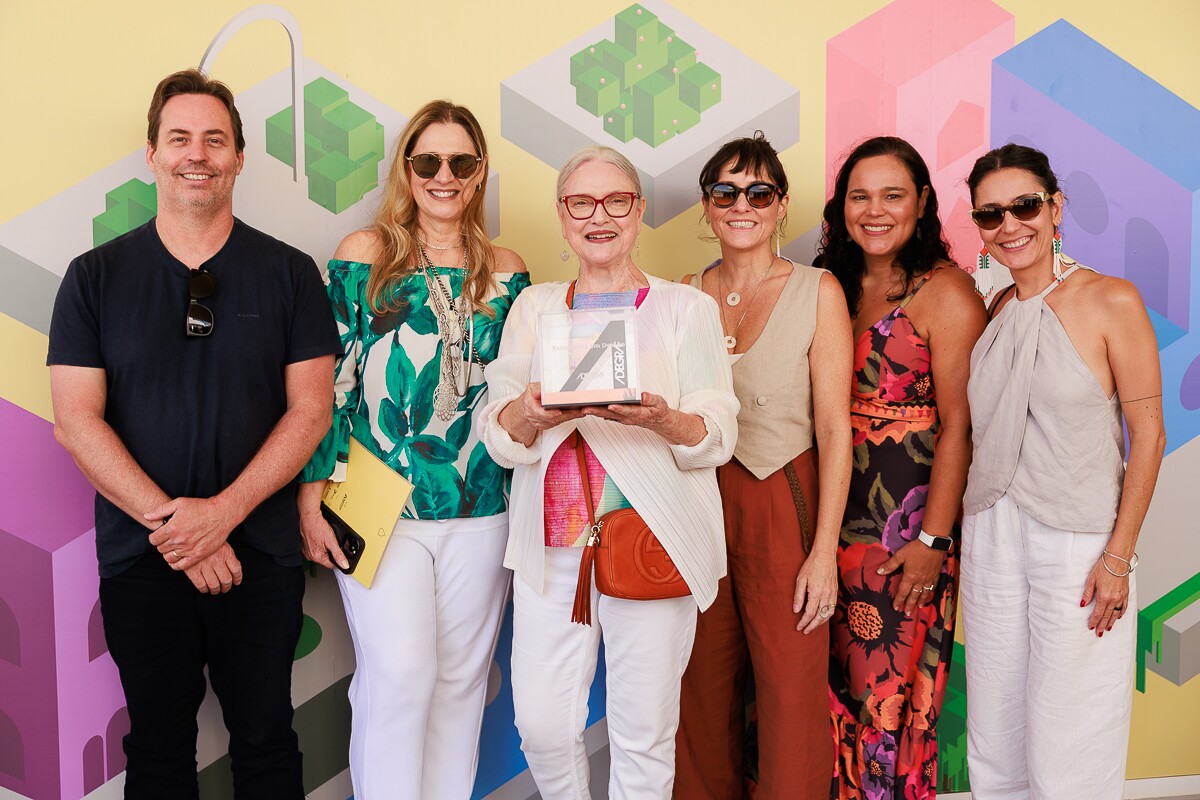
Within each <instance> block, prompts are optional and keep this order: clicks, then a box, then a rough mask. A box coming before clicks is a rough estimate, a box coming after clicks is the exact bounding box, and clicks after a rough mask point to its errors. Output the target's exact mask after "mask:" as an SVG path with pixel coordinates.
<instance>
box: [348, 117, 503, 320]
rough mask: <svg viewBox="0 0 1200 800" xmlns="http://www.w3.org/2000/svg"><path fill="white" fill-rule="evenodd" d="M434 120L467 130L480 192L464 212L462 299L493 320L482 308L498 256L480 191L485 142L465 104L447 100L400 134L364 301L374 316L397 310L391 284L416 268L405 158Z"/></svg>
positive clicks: (413, 203) (378, 221) (483, 182)
mask: <svg viewBox="0 0 1200 800" xmlns="http://www.w3.org/2000/svg"><path fill="white" fill-rule="evenodd" d="M437 122H444V123H448V124H451V125H458V126H459V127H460V128H462V129H463V130H465V131H466V132H467V135H468V136H469V137H470V138H471V141H472V143H474V145H475V155H477V156H479V157H480V158H481V159H483V160H482V161H480V164H479V165H480V170H481V174H480V177H479V188H478V190H477V191H476V192H475V194H474V196H473V197H472V198H471V199H470V201H469V202H468V203H467V207H466V209H465V211H464V212H463V229H462V232H463V239H464V243H463V246H464V247H465V248H466V250H467V261H468V268H467V274H466V275H465V276H463V295H464V296H466V297H467V298H468V299H469V300H470V301H471V305H472V307H473V308H474V309H475V310H476V311H482V312H483V313H485V314H488V315H489V316H491V315H492V314H493V313H494V312H493V311H492V309H491V307H490V306H488V305H486V304H485V301H484V299H485V298H486V297H487V294H488V292H489V290H491V288H492V286H493V282H492V273H493V272H494V271H495V267H496V256H495V254H494V252H493V251H492V243H491V240H490V238H489V237H488V233H487V226H486V224H485V223H484V218H483V205H484V203H483V201H484V193H485V192H486V191H487V173H486V170H487V157H488V152H487V140H486V139H485V138H484V136H483V129H482V128H481V127H480V126H479V121H478V120H477V119H475V115H474V114H472V113H471V111H470V110H469V109H468V108H466V107H465V106H459V105H455V104H454V103H451V102H450V101H449V100H433V101H431V102H429V103H426V104H425V105H423V106H422V107H421V108H420V109H419V110H418V111H417V113H415V114H413V116H412V119H410V120H409V121H408V124H407V125H405V126H404V130H402V131H401V132H400V137H399V138H398V139H397V140H396V149H395V152H394V153H393V158H392V168H391V170H390V171H389V173H388V179H387V186H386V187H385V188H384V191H383V201H382V203H381V204H380V206H379V212H378V213H377V214H376V215H375V224H374V229H375V232H376V234H378V237H379V244H380V251H379V255H378V256H377V257H376V258H375V264H374V265H373V266H372V268H371V277H370V278H369V279H368V281H367V302H368V304H369V305H370V308H371V311H372V313H374V314H376V315H381V314H385V313H387V312H389V311H395V310H397V309H398V308H399V307H400V306H401V305H402V304H403V302H402V301H400V300H399V299H398V298H396V297H395V294H394V291H393V290H394V288H395V286H396V285H397V284H398V283H399V282H400V281H401V280H402V279H403V278H405V277H406V276H408V275H411V274H412V273H413V272H415V271H416V269H417V260H418V250H417V241H416V233H417V204H416V201H415V200H413V193H412V186H411V184H410V183H409V177H408V161H407V160H406V157H407V156H410V155H412V149H413V146H414V145H415V144H416V141H417V139H419V138H420V136H421V134H422V133H424V132H425V129H426V128H428V127H429V126H430V125H433V124H434V123H437Z"/></svg>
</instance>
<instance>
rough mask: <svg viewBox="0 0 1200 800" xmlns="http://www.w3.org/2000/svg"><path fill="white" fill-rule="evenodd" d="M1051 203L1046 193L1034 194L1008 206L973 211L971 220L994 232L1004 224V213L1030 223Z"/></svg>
mask: <svg viewBox="0 0 1200 800" xmlns="http://www.w3.org/2000/svg"><path fill="white" fill-rule="evenodd" d="M1048 202H1050V195H1049V194H1047V193H1046V192H1034V193H1033V194H1026V195H1022V196H1020V197H1018V198H1017V199H1016V200H1013V201H1012V202H1011V203H1009V204H1008V205H1006V206H984V207H983V208H972V209H971V220H972V221H973V222H974V223H975V224H976V225H978V226H979V227H980V228H982V229H983V230H985V231H994V230H996V228H999V227H1000V226H1001V225H1002V224H1004V212H1005V211H1007V212H1008V213H1010V214H1012V215H1013V219H1016V220H1020V221H1021V222H1029V221H1030V220H1033V219H1036V218H1037V215H1038V214H1040V213H1042V206H1043V205H1045V204H1046V203H1048Z"/></svg>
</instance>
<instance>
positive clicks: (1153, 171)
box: [992, 20, 1200, 329]
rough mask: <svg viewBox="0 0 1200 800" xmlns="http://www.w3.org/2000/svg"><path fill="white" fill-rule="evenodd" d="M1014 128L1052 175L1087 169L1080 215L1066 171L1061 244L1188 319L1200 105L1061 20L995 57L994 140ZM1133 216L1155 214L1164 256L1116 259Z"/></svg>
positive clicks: (1199, 173) (1184, 323) (1179, 321)
mask: <svg viewBox="0 0 1200 800" xmlns="http://www.w3.org/2000/svg"><path fill="white" fill-rule="evenodd" d="M1016 136H1022V137H1024V138H1025V139H1027V140H1028V141H1032V142H1033V143H1034V146H1036V147H1037V148H1038V149H1040V150H1043V151H1044V152H1046V153H1047V154H1048V155H1049V156H1050V161H1051V164H1052V165H1053V166H1054V169H1055V171H1056V172H1057V173H1058V174H1059V175H1063V176H1068V175H1074V174H1076V173H1082V174H1083V175H1086V176H1087V180H1086V181H1083V182H1081V188H1082V189H1083V192H1084V194H1085V196H1086V201H1085V202H1084V203H1083V204H1082V205H1081V207H1080V211H1081V212H1083V218H1082V219H1080V220H1078V221H1077V224H1076V225H1071V224H1070V221H1072V220H1074V219H1075V218H1074V211H1073V208H1072V202H1071V195H1072V193H1073V191H1074V186H1073V185H1072V184H1070V183H1067V181H1066V180H1065V179H1064V181H1063V183H1064V186H1063V190H1064V193H1065V194H1066V195H1067V198H1068V202H1067V217H1068V220H1069V222H1068V224H1067V226H1066V229H1065V230H1064V231H1063V246H1064V249H1065V251H1066V252H1067V253H1068V254H1070V255H1071V256H1073V257H1075V258H1078V259H1079V260H1081V261H1082V262H1083V263H1085V264H1094V265H1096V266H1097V267H1098V268H1100V269H1102V270H1104V271H1105V272H1107V273H1110V274H1113V275H1117V276H1119V277H1125V278H1129V279H1130V280H1133V281H1134V282H1135V283H1137V285H1138V288H1139V289H1140V290H1141V292H1142V294H1143V297H1144V298H1146V305H1147V306H1148V307H1149V308H1152V309H1154V310H1155V311H1157V312H1158V313H1159V314H1161V315H1163V316H1164V317H1166V318H1167V319H1168V320H1169V321H1171V322H1172V323H1174V324H1175V325H1178V326H1180V327H1181V328H1184V329H1190V327H1191V301H1192V298H1191V294H1192V292H1191V287H1192V276H1191V271H1192V265H1193V264H1194V263H1195V261H1194V255H1195V253H1194V249H1193V248H1194V247H1195V242H1194V237H1193V234H1194V225H1195V214H1196V210H1197V192H1198V191H1200V162H1198V161H1197V159H1196V158H1195V155H1194V153H1195V143H1196V142H1197V141H1200V111H1198V110H1197V109H1195V108H1193V107H1192V106H1190V105H1188V104H1187V103H1186V102H1185V101H1183V100H1182V99H1180V98H1179V97H1177V96H1175V95H1174V94H1171V93H1170V92H1168V91H1167V90H1166V89H1164V88H1163V87H1162V86H1160V85H1159V84H1157V83H1155V82H1154V81H1153V80H1151V79H1150V78H1149V77H1147V76H1146V75H1144V74H1143V73H1141V72H1139V71H1138V70H1137V69H1135V68H1134V67H1133V66H1131V65H1130V64H1129V63H1128V62H1126V61H1124V60H1123V59H1121V58H1119V57H1118V56H1117V55H1115V54H1114V53H1112V52H1111V51H1109V50H1107V49H1105V48H1104V47H1103V46H1102V45H1101V44H1099V43H1098V42H1096V41H1095V40H1094V39H1091V38H1090V37H1088V36H1087V35H1086V34H1084V33H1083V32H1081V31H1080V30H1079V29H1078V28H1075V27H1074V26H1072V25H1071V24H1070V23H1068V22H1066V21H1065V20H1059V21H1058V22H1055V23H1054V24H1053V25H1051V26H1050V27H1048V28H1046V29H1045V30H1042V31H1040V32H1038V33H1036V34H1034V35H1033V36H1031V37H1030V38H1028V39H1026V40H1025V41H1024V42H1022V43H1021V44H1019V45H1017V46H1016V47H1014V48H1012V49H1011V50H1009V51H1008V52H1007V53H1005V54H1004V55H1002V56H1000V57H999V58H997V59H996V61H995V65H994V70H993V75H992V144H993V145H994V146H998V145H1001V144H1004V143H1005V142H1008V141H1011V140H1013V139H1014V137H1016ZM1097 192H1098V193H1099V195H1100V196H1099V197H1098V196H1097ZM1101 199H1103V202H1104V203H1105V204H1106V206H1107V209H1108V213H1109V218H1108V219H1107V220H1106V221H1105V224H1104V225H1103V226H1101V225H1100V224H1099V219H1098V218H1097V215H1096V212H1095V208H1094V206H1095V204H1097V203H1099V202H1101ZM1134 217H1141V218H1143V219H1144V220H1153V223H1148V224H1152V225H1153V227H1154V228H1155V229H1156V233H1157V236H1158V237H1161V239H1162V241H1163V242H1164V243H1165V245H1166V252H1165V262H1164V261H1163V260H1160V261H1159V262H1158V263H1157V264H1156V265H1154V266H1152V267H1151V266H1149V265H1146V266H1145V267H1144V268H1142V269H1134V270H1131V269H1130V267H1131V266H1132V265H1131V264H1129V263H1128V262H1123V261H1121V260H1119V254H1121V253H1124V252H1126V242H1125V237H1126V224H1127V222H1128V221H1129V220H1130V219H1132V218H1134ZM1072 228H1074V230H1072Z"/></svg>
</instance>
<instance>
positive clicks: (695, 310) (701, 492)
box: [476, 275, 739, 611]
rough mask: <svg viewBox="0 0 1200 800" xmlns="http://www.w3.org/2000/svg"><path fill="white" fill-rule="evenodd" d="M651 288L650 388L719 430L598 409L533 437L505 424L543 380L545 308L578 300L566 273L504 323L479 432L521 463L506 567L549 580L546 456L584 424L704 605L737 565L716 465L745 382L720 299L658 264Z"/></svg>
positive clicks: (535, 290)
mask: <svg viewBox="0 0 1200 800" xmlns="http://www.w3.org/2000/svg"><path fill="white" fill-rule="evenodd" d="M646 277H647V279H648V280H649V281H650V292H649V293H648V294H647V295H646V298H645V300H643V301H642V305H641V306H640V307H639V308H638V310H637V348H638V355H639V358H640V363H639V371H640V381H641V386H640V387H639V388H640V389H641V390H642V391H646V392H652V393H654V394H658V395H661V396H662V397H663V398H664V399H665V400H666V401H667V404H668V405H670V406H671V407H672V408H677V409H679V410H680V411H684V412H686V413H689V414H696V415H698V416H700V417H701V418H702V419H703V420H704V425H705V427H706V428H707V434H706V435H705V437H704V438H703V439H701V440H700V441H699V442H698V443H697V444H695V445H692V446H690V447H688V446H684V445H673V444H669V443H668V442H667V441H666V440H665V439H663V438H662V437H661V436H659V435H658V434H656V433H652V432H650V431H648V430H646V429H644V428H639V427H636V426H631V425H622V424H620V423H617V422H613V421H611V420H605V419H600V418H597V417H585V418H583V419H579V420H575V421H572V422H568V423H564V424H562V425H559V426H558V427H556V428H552V429H550V430H548V431H545V432H543V433H540V434H538V437H537V439H536V440H535V441H534V442H533V444H532V445H531V446H530V447H525V446H524V445H522V444H520V443H519V442H514V441H513V439H512V437H511V436H509V435H508V432H507V431H505V430H504V428H502V427H501V426H500V423H499V419H498V418H499V415H500V411H501V410H502V409H503V408H504V407H505V406H506V405H508V404H509V403H510V402H512V401H513V400H515V399H516V398H517V397H519V396H520V394H521V393H522V392H523V391H525V387H526V386H527V385H528V384H529V382H530V380H531V375H532V372H533V362H534V358H535V356H534V349H535V345H536V337H537V317H538V313H539V312H543V311H550V312H557V311H562V310H564V309H565V308H566V295H567V287H568V285H569V284H567V283H565V282H557V283H543V284H539V285H537V286H533V287H530V288H529V289H526V290H525V291H524V292H522V293H521V294H520V296H518V297H517V300H516V302H515V303H514V304H513V307H512V309H511V310H510V311H509V314H508V319H507V321H506V322H505V325H504V336H503V339H502V340H501V342H500V355H499V356H498V357H497V358H496V360H495V361H493V362H492V363H491V364H490V365H489V366H488V368H487V381H488V393H489V396H490V398H491V399H490V401H489V403H488V405H487V406H486V407H485V408H484V409H483V413H482V414H480V415H479V416H478V417H477V418H476V419H477V424H478V426H479V436H480V439H482V441H483V443H484V445H485V446H486V447H487V450H488V452H489V453H490V454H491V456H492V458H493V459H495V460H496V462H497V463H498V464H500V465H501V466H503V467H510V468H513V469H514V472H513V483H512V495H511V497H510V500H509V533H508V549H507V551H506V552H505V554H504V566H506V567H508V568H510V569H512V570H514V571H515V572H516V573H517V575H518V576H519V577H520V578H521V579H522V580H524V581H525V582H526V583H528V584H529V585H530V586H531V587H532V588H533V589H534V590H536V591H537V592H539V593H541V592H543V591H544V587H545V582H544V571H545V553H544V548H545V528H544V525H545V523H544V516H543V508H542V503H543V500H544V496H543V492H544V487H545V479H546V465H547V464H548V463H549V460H550V456H552V455H553V454H554V452H555V451H556V450H557V449H558V447H559V445H561V444H562V443H563V441H564V440H565V439H566V438H567V436H569V435H570V434H571V432H572V431H574V430H575V429H576V428H578V429H579V431H580V433H582V434H583V437H584V438H585V439H586V440H587V443H588V445H589V446H590V447H591V448H592V451H593V452H594V453H595V454H596V457H597V458H598V459H599V460H600V463H601V464H603V465H604V468H605V469H606V470H607V471H608V473H609V475H611V476H612V478H613V481H614V482H615V483H616V484H617V486H618V487H619V488H620V489H621V491H622V492H623V493H624V495H625V497H626V498H627V499H628V500H629V502H630V503H631V504H632V505H633V507H634V508H635V509H637V511H638V512H639V513H640V514H641V515H642V518H643V519H645V520H646V523H647V524H648V525H649V526H650V529H651V530H652V531H654V533H655V535H656V536H657V537H658V539H659V541H660V542H662V545H663V547H664V548H666V550H667V552H668V553H669V554H670V556H671V558H672V560H673V561H674V562H675V565H676V566H677V567H678V568H679V572H680V574H681V575H682V576H683V579H684V580H685V581H687V584H688V587H689V588H690V589H691V590H692V596H693V597H694V598H695V600H696V605H697V606H699V608H700V610H701V611H703V610H704V609H706V608H708V607H709V606H710V605H711V604H712V602H713V599H714V598H715V597H716V594H717V581H718V580H720V578H721V577H723V576H724V575H725V569H726V564H725V530H724V520H723V516H722V513H721V496H720V493H719V491H718V490H717V478H716V468H717V467H718V466H720V465H721V464H724V463H725V462H726V461H728V460H729V459H730V457H732V455H733V449H734V446H735V445H736V444H737V414H738V409H739V403H738V399H737V396H736V395H735V394H734V393H733V378H732V375H731V374H730V368H729V359H728V357H727V356H726V355H725V347H724V343H723V341H722V334H721V325H720V321H719V319H718V317H717V305H716V303H715V302H713V300H712V298H710V297H709V296H708V295H706V294H704V293H703V292H700V291H698V290H696V289H693V288H692V287H690V286H685V285H683V284H678V283H671V282H669V281H664V280H662V279H660V278H656V277H654V276H652V275H647V276H646Z"/></svg>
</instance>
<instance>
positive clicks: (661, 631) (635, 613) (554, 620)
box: [512, 547, 696, 800]
mask: <svg viewBox="0 0 1200 800" xmlns="http://www.w3.org/2000/svg"><path fill="white" fill-rule="evenodd" d="M582 551H583V548H581V547H553V548H551V547H548V548H546V593H545V594H544V595H539V594H538V593H537V592H536V591H534V590H533V589H531V588H530V587H529V585H528V584H526V583H525V582H524V581H522V580H521V579H519V578H518V579H517V581H516V583H515V585H514V587H513V606H514V617H513V653H512V683H513V705H514V707H515V710H516V722H517V730H518V731H519V732H520V734H521V750H522V751H524V753H525V759H526V760H527V761H528V762H529V771H530V772H531V773H532V775H533V778H534V780H535V781H536V782H537V786H538V790H539V791H540V792H541V795H542V797H543V798H544V800H589V798H590V797H591V794H590V792H589V790H588V781H589V770H588V755H587V751H586V749H585V747H584V744H583V730H584V724H585V723H586V722H587V717H588V707H587V699H588V692H589V690H590V688H591V685H592V678H593V677H595V674H596V659H597V653H598V650H599V647H600V638H601V635H603V637H604V652H605V668H606V670H607V686H606V688H607V695H608V702H607V708H606V713H607V715H608V738H609V755H610V771H609V788H608V793H609V797H610V798H617V800H633V799H634V798H637V799H638V800H668V799H669V798H670V797H671V786H672V784H673V782H674V779H675V731H676V729H677V728H678V727H679V684H680V680H681V679H682V678H683V670H684V668H685V667H686V666H687V662H688V657H689V656H690V655H691V652H692V640H693V639H694V638H695V635H696V602H695V600H693V599H692V598H691V597H678V598H672V599H669V600H618V599H616V598H612V597H606V596H604V595H602V594H600V593H599V592H597V591H596V587H595V584H593V585H592V624H591V625H590V626H588V625H579V624H577V623H574V622H571V607H572V605H573V603H574V600H575V582H576V579H577V577H578V574H579V561H580V558H581V556H582Z"/></svg>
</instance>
